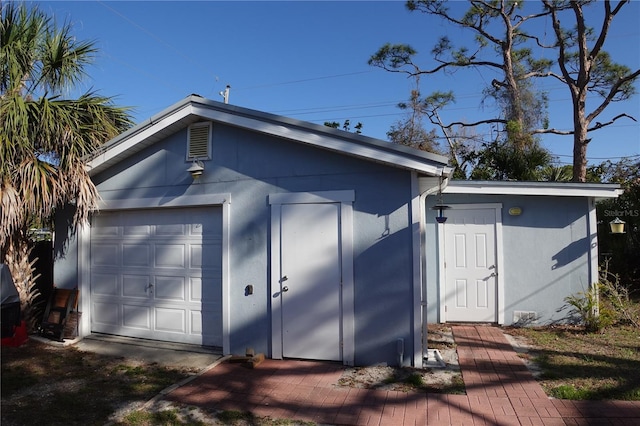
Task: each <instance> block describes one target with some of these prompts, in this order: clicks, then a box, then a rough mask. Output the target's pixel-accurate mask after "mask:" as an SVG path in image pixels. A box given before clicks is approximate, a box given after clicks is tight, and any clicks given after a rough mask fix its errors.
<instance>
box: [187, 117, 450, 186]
mask: <svg viewBox="0 0 640 426" xmlns="http://www.w3.org/2000/svg"><path fill="white" fill-rule="evenodd" d="M193 112H194V113H195V114H197V115H198V116H201V117H203V118H207V119H210V120H213V121H218V122H221V123H223V124H229V125H232V126H236V127H241V128H245V129H251V130H253V131H257V132H260V133H264V134H267V135H271V136H276V137H280V138H284V139H289V140H292V141H296V142H303V143H306V144H309V145H313V146H315V147H320V148H325V149H331V150H334V151H338V152H342V153H346V154H350V155H354V156H357V157H363V158H367V159H370V160H374V161H377V162H382V163H385V164H390V165H393V166H396V167H398V166H400V167H405V168H408V169H411V170H416V171H420V172H424V173H427V174H430V175H435V176H440V175H442V174H443V173H444V174H447V173H448V171H449V170H450V168H449V167H447V166H446V165H445V164H444V163H440V164H441V165H438V166H436V165H431V164H425V162H422V161H416V160H414V159H412V158H407V156H405V155H403V154H402V153H399V152H392V151H389V150H384V149H382V148H379V147H377V146H375V147H374V146H366V145H364V144H360V143H357V142H356V143H354V141H352V140H345V139H341V138H338V137H335V136H332V135H319V134H317V133H313V132H312V131H310V130H309V129H306V128H299V127H297V126H293V125H292V126H286V125H283V123H279V122H277V121H270V120H263V119H258V118H253V117H248V116H245V115H237V114H233V113H231V112H226V111H222V110H220V109H212V108H211V107H208V106H204V107H200V106H194V108H193ZM424 161H432V162H434V163H437V161H434V160H429V159H426V158H425V159H424Z"/></svg>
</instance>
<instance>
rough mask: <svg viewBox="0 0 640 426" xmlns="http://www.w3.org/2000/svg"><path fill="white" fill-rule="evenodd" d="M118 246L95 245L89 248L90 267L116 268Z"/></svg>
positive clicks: (107, 244)
mask: <svg viewBox="0 0 640 426" xmlns="http://www.w3.org/2000/svg"><path fill="white" fill-rule="evenodd" d="M119 248H120V246H119V244H117V243H113V244H109V243H96V244H95V245H92V247H91V265H92V266H118V263H119V260H120V256H119V253H120V251H119Z"/></svg>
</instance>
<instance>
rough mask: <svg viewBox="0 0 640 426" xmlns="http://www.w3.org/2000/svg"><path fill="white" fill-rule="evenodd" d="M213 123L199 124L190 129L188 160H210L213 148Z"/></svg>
mask: <svg viewBox="0 0 640 426" xmlns="http://www.w3.org/2000/svg"><path fill="white" fill-rule="evenodd" d="M210 142H211V123H199V124H194V125H192V126H190V127H189V146H188V150H187V157H188V158H187V159H189V160H197V159H200V160H202V159H209V158H210V153H209V150H210V147H211V143H210Z"/></svg>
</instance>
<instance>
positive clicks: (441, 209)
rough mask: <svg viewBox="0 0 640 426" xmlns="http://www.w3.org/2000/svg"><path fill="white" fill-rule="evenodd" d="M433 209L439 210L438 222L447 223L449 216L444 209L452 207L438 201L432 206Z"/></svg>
mask: <svg viewBox="0 0 640 426" xmlns="http://www.w3.org/2000/svg"><path fill="white" fill-rule="evenodd" d="M432 208H433V210H437V211H438V216H436V222H438V223H445V222H446V221H447V217H446V216H445V215H444V211H445V210H446V209H450V208H451V207H449V206H446V205H444V204H442V203H438V204H436V205H435V206H433V207H432Z"/></svg>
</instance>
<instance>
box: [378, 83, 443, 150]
mask: <svg viewBox="0 0 640 426" xmlns="http://www.w3.org/2000/svg"><path fill="white" fill-rule="evenodd" d="M415 82H416V84H415V88H414V89H413V90H411V95H410V97H409V102H401V103H399V104H398V107H399V108H400V109H402V110H404V111H406V112H407V114H406V116H405V117H404V118H403V119H400V120H398V121H396V122H395V123H394V124H393V125H392V126H391V129H389V131H388V132H387V137H388V138H389V140H390V141H391V142H393V143H396V144H399V145H405V146H410V147H413V148H416V149H419V150H421V151H427V152H434V153H436V154H440V153H441V151H442V150H441V148H440V144H439V143H438V139H437V136H436V133H435V129H433V130H431V131H430V132H429V131H427V130H426V129H425V128H424V122H423V121H424V120H423V117H424V115H425V113H424V108H423V106H422V99H421V98H420V87H419V86H420V76H415Z"/></svg>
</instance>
